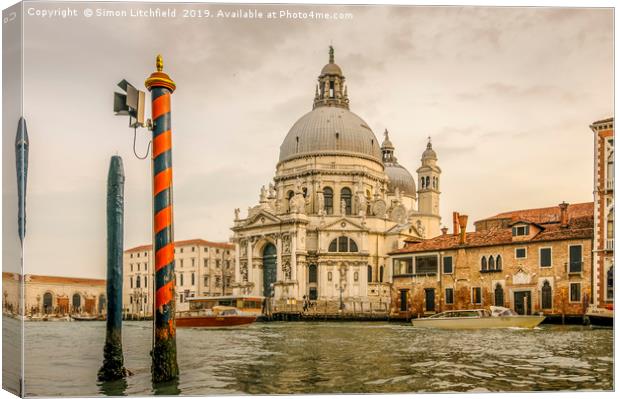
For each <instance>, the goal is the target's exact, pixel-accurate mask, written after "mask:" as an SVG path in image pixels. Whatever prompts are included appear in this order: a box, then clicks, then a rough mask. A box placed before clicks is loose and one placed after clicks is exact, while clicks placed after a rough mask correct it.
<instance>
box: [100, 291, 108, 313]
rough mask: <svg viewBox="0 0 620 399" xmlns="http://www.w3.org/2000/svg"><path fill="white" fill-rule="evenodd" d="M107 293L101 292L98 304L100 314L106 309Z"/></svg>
mask: <svg viewBox="0 0 620 399" xmlns="http://www.w3.org/2000/svg"><path fill="white" fill-rule="evenodd" d="M105 305H106V302H105V295H103V294H101V295H99V306H98V310H99V314H101V313H103V311H104V310H105Z"/></svg>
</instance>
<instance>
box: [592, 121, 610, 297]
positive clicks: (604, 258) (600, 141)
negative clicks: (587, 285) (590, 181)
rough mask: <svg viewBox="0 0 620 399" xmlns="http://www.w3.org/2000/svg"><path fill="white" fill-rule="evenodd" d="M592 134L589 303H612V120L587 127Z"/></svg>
mask: <svg viewBox="0 0 620 399" xmlns="http://www.w3.org/2000/svg"><path fill="white" fill-rule="evenodd" d="M590 128H591V129H592V131H593V132H594V251H593V265H594V276H593V277H594V279H593V281H594V283H593V284H594V287H595V288H594V290H593V292H592V303H593V305H594V306H596V307H599V308H604V307H610V306H611V305H613V301H614V118H609V119H604V120H601V121H597V122H594V123H592V125H590Z"/></svg>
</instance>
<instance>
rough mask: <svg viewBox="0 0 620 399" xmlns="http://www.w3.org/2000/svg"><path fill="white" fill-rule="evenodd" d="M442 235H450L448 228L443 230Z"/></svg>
mask: <svg viewBox="0 0 620 399" xmlns="http://www.w3.org/2000/svg"><path fill="white" fill-rule="evenodd" d="M441 235H442V236H445V235H448V228H447V227H446V226H444V227H442V228H441Z"/></svg>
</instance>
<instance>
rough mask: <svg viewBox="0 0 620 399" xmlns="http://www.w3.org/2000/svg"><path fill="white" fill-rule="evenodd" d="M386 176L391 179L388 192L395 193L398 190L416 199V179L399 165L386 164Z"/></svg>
mask: <svg viewBox="0 0 620 399" xmlns="http://www.w3.org/2000/svg"><path fill="white" fill-rule="evenodd" d="M385 174H386V175H387V176H388V178H389V179H390V180H389V182H388V192H390V193H394V191H395V190H396V188H397V187H398V190H399V191H400V192H401V193H403V194H406V195H409V196H412V197H415V196H416V188H415V179H414V178H413V176H411V173H409V171H408V170H407V169H405V168H404V167H403V166H401V165H400V164H398V163H391V162H389V163H385Z"/></svg>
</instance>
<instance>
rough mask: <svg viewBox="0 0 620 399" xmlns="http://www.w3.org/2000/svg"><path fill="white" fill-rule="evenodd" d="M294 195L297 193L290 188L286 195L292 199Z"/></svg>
mask: <svg viewBox="0 0 620 399" xmlns="http://www.w3.org/2000/svg"><path fill="white" fill-rule="evenodd" d="M293 195H295V192H294V191H293V190H290V191H289V192H288V193H287V194H286V197H287V198H288V199H289V200H290V199H291V198H293Z"/></svg>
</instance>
